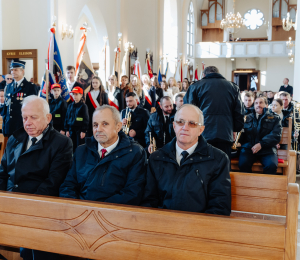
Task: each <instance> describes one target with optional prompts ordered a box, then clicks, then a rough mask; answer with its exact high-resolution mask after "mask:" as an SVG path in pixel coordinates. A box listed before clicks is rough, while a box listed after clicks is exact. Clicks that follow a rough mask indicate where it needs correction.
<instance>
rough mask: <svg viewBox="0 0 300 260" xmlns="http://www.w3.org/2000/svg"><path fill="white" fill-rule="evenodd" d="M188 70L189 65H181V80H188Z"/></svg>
mask: <svg viewBox="0 0 300 260" xmlns="http://www.w3.org/2000/svg"><path fill="white" fill-rule="evenodd" d="M188 68H189V65H188V64H184V65H183V76H182V80H183V79H184V78H188Z"/></svg>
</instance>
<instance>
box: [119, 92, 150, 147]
mask: <svg viewBox="0 0 300 260" xmlns="http://www.w3.org/2000/svg"><path fill="white" fill-rule="evenodd" d="M136 99H137V96H136V94H135V93H134V92H129V93H127V94H126V105H127V108H126V109H123V110H122V112H121V118H122V124H123V128H124V127H125V126H126V124H127V118H128V116H127V118H126V114H127V115H129V114H130V117H131V119H130V126H129V131H128V136H129V137H132V138H133V139H134V140H135V141H137V142H138V143H139V144H140V145H141V146H143V147H144V148H145V147H146V142H145V134H144V132H145V129H146V127H147V123H148V120H149V117H150V113H149V111H148V110H146V109H144V108H140V107H138V106H137V101H136Z"/></svg>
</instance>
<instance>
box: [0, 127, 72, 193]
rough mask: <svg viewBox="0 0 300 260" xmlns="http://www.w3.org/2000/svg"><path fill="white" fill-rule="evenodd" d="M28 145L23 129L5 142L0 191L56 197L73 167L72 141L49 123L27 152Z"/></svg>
mask: <svg viewBox="0 0 300 260" xmlns="http://www.w3.org/2000/svg"><path fill="white" fill-rule="evenodd" d="M27 142H28V134H27V133H26V132H25V130H24V128H20V129H19V130H18V131H16V132H15V133H14V134H13V135H12V136H11V137H10V138H9V139H8V142H7V146H6V149H5V152H4V155H3V157H2V160H1V165H0V190H7V191H15V192H23V193H32V194H40V195H48V196H58V195H59V187H60V185H61V184H62V183H63V181H64V179H65V177H66V175H67V172H68V170H69V169H70V167H71V164H72V153H73V145H72V141H71V139H70V138H68V137H66V136H64V135H62V134H60V133H59V132H57V131H56V130H55V129H54V128H53V127H52V125H51V124H50V125H49V128H48V130H47V131H46V132H45V134H44V136H43V137H42V139H41V140H39V141H38V142H37V143H36V144H35V145H33V146H31V147H30V148H29V149H28V150H27V151H26V147H27Z"/></svg>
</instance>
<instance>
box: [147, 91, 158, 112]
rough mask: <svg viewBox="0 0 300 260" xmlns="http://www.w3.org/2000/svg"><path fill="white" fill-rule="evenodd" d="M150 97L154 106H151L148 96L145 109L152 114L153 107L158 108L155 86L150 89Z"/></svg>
mask: <svg viewBox="0 0 300 260" xmlns="http://www.w3.org/2000/svg"><path fill="white" fill-rule="evenodd" d="M144 91H148V90H146V89H144ZM148 93H149V96H150V97H151V99H152V105H150V104H149V102H148V101H147V98H146V95H145V105H144V108H145V109H147V110H148V111H149V112H151V107H155V106H156V89H155V87H154V86H152V87H151V88H150V90H149V91H148Z"/></svg>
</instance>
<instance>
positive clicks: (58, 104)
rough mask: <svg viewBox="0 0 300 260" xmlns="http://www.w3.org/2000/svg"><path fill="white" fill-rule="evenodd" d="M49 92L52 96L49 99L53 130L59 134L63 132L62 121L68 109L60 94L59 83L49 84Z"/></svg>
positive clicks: (63, 121)
mask: <svg viewBox="0 0 300 260" xmlns="http://www.w3.org/2000/svg"><path fill="white" fill-rule="evenodd" d="M51 94H52V95H53V98H52V99H51V100H50V104H49V106H50V113H51V115H52V123H53V127H54V129H55V130H57V131H58V132H60V133H61V134H63V135H64V134H65V131H64V129H65V128H64V123H65V117H66V113H67V109H68V105H67V102H66V101H65V100H64V99H63V98H62V97H61V96H60V94H61V86H60V85H59V84H53V85H52V86H51Z"/></svg>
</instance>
